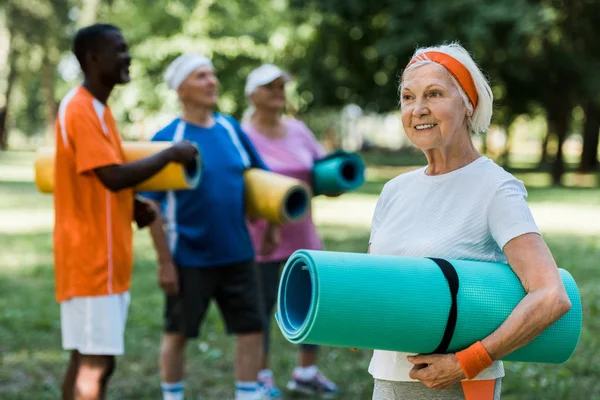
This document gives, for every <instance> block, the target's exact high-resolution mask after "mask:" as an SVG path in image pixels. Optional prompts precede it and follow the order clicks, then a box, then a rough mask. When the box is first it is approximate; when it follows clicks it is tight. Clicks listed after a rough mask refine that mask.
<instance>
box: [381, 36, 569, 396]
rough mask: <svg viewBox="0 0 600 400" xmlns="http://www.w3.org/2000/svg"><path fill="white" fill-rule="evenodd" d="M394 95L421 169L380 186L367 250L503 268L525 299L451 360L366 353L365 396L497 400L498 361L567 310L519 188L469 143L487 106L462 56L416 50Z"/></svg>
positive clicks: (477, 75)
mask: <svg viewBox="0 0 600 400" xmlns="http://www.w3.org/2000/svg"><path fill="white" fill-rule="evenodd" d="M400 97H401V111H402V124H403V126H404V130H405V132H406V134H407V136H408V138H409V139H410V141H411V142H412V143H413V144H414V145H415V146H416V147H418V148H419V149H421V150H422V151H423V153H424V154H425V156H426V157H427V166H426V167H423V168H420V169H417V170H415V171H412V172H409V173H406V174H403V175H400V176H398V177H396V178H395V179H393V180H391V181H390V182H388V183H387V184H386V185H385V186H384V188H383V191H382V192H381V195H380V198H379V200H378V202H377V206H376V209H375V213H374V215H373V224H372V229H371V238H370V241H369V252H370V253H372V254H387V255H397V256H414V257H437V258H445V259H469V260H478V261H489V262H503V263H508V264H509V265H510V266H511V268H512V270H513V271H514V272H515V274H516V275H517V276H518V277H519V279H520V281H521V283H522V285H523V287H524V288H525V291H526V292H527V295H526V296H525V298H524V299H523V300H522V301H521V302H520V303H519V305H518V306H517V307H516V308H515V309H514V310H513V312H512V313H511V314H510V316H509V317H508V319H507V320H506V321H505V322H504V323H503V324H502V325H501V326H500V327H499V328H498V329H497V330H496V331H495V332H493V333H492V334H490V335H489V336H488V337H486V338H483V339H482V340H481V341H480V342H477V343H474V344H473V345H472V346H470V347H469V348H467V349H464V350H462V351H460V352H458V353H456V354H433V355H412V356H411V355H408V354H403V353H396V352H390V351H378V350H376V351H375V352H374V354H373V358H372V360H371V365H370V367H369V372H370V373H371V374H372V375H373V377H374V378H375V389H374V394H373V399H374V400H383V399H385V400H389V399H467V400H471V399H477V400H487V399H490V400H492V399H494V400H495V399H499V398H500V387H501V378H502V377H503V376H504V368H503V365H502V362H501V361H498V360H499V359H501V358H502V357H504V356H505V355H507V354H509V353H511V352H513V351H514V350H516V349H518V348H520V347H522V346H524V345H526V344H527V343H529V342H530V341H531V340H533V339H534V338H535V337H536V336H537V335H539V334H540V333H541V332H542V331H543V330H544V329H545V328H547V327H548V326H550V325H551V324H552V323H554V322H555V321H557V320H558V319H559V318H560V317H561V316H562V315H564V314H565V313H566V312H567V311H568V310H569V309H570V307H571V304H570V301H569V298H568V297H567V294H566V291H565V288H564V286H563V283H562V281H561V279H560V276H559V274H558V269H557V266H556V264H555V262H554V259H553V257H552V254H551V253H550V251H549V249H548V247H547V246H546V244H545V243H544V240H543V239H542V237H541V236H540V234H539V231H538V228H537V226H536V224H535V221H534V219H533V217H532V215H531V212H530V210H529V207H528V206H527V203H526V197H527V192H526V190H525V187H524V186H523V183H522V182H521V181H519V180H517V179H516V178H515V177H513V176H512V175H511V174H509V173H508V172H506V171H504V170H503V169H502V168H501V167H499V166H498V165H496V164H495V163H494V162H493V161H492V160H490V159H488V158H486V157H484V156H482V155H481V154H479V153H478V151H477V149H476V148H475V146H474V145H473V142H472V140H471V134H472V133H479V132H483V131H485V130H487V128H488V126H489V124H490V120H491V116H492V101H493V99H492V92H491V90H490V87H489V84H488V83H487V81H486V79H485V77H484V76H483V74H482V72H481V71H480V70H479V68H478V67H477V65H476V64H475V62H474V61H473V59H472V58H471V56H470V55H469V53H468V52H467V51H466V50H465V49H463V48H462V47H461V46H460V45H458V44H450V45H443V46H438V47H431V48H421V49H418V50H417V51H416V52H415V54H414V56H413V58H412V59H411V61H410V62H409V63H408V65H407V67H406V69H405V70H404V72H403V75H402V82H401V85H400ZM489 284H490V285H493V284H494V282H490V283H489ZM424 295H426V294H424ZM473 323H474V324H476V323H477V321H476V320H474V321H473ZM459 383H460V384H459Z"/></svg>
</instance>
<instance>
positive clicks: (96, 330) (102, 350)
mask: <svg viewBox="0 0 600 400" xmlns="http://www.w3.org/2000/svg"><path fill="white" fill-rule="evenodd" d="M129 301H130V296H129V292H125V293H120V294H112V295H108V296H93V297H73V298H71V299H69V300H66V301H63V302H61V303H60V325H61V332H62V346H63V349H65V350H77V351H78V352H79V353H81V354H87V355H112V356H117V355H121V354H123V353H124V351H125V345H124V340H123V337H124V334H125V324H126V322H127V312H128V310H129Z"/></svg>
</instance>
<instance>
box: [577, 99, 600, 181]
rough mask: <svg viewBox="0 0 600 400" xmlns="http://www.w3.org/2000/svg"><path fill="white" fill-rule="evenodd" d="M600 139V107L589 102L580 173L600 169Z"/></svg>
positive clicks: (586, 110) (584, 127)
mask: <svg viewBox="0 0 600 400" xmlns="http://www.w3.org/2000/svg"><path fill="white" fill-rule="evenodd" d="M599 138H600V107H598V106H597V105H596V104H594V103H593V102H591V101H590V102H588V104H587V106H586V109H585V124H584V126H583V149H582V150H581V162H580V163H579V171H581V172H590V171H593V170H594V169H596V168H597V167H598V140H599Z"/></svg>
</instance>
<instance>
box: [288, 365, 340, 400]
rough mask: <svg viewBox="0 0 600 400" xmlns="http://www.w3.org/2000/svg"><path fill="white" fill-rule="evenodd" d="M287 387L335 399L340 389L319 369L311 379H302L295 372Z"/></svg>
mask: <svg viewBox="0 0 600 400" xmlns="http://www.w3.org/2000/svg"><path fill="white" fill-rule="evenodd" d="M286 387H287V389H288V390H289V391H290V392H292V393H299V394H306V395H310V396H314V395H319V396H320V397H321V398H323V399H333V398H335V397H336V396H337V394H338V393H339V391H340V390H339V388H338V387H337V385H336V384H335V383H333V382H332V381H330V380H329V379H327V378H326V377H325V375H323V374H322V373H321V372H320V371H317V373H316V374H315V375H314V376H313V378H312V379H309V380H301V379H299V378H298V376H297V375H296V373H293V374H292V379H291V380H290V381H289V382H288V383H287V386H286Z"/></svg>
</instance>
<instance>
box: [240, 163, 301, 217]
mask: <svg viewBox="0 0 600 400" xmlns="http://www.w3.org/2000/svg"><path fill="white" fill-rule="evenodd" d="M244 180H245V187H246V215H247V216H248V217H250V218H265V219H267V220H269V221H270V222H273V223H275V224H285V223H287V222H294V221H299V220H300V219H302V218H303V217H304V216H305V215H306V213H307V212H308V211H309V210H310V198H311V193H310V188H309V187H308V185H306V184H305V183H303V182H302V181H299V180H297V179H293V178H289V177H287V176H284V175H280V174H276V173H274V172H269V171H265V170H262V169H258V168H250V169H248V170H247V171H246V172H245V173H244Z"/></svg>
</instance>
